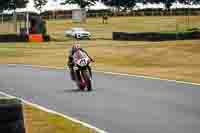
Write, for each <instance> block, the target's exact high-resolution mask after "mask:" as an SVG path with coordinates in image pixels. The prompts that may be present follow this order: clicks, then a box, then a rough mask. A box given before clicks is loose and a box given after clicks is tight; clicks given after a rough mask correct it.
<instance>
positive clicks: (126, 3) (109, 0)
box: [103, 0, 139, 10]
mask: <svg viewBox="0 0 200 133" xmlns="http://www.w3.org/2000/svg"><path fill="white" fill-rule="evenodd" d="M138 1H139V0H103V3H104V4H106V5H108V6H114V7H117V8H118V10H120V8H121V7H122V8H124V10H127V9H133V8H134V7H135V5H136V3H137V2H138Z"/></svg>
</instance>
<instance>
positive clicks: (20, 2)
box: [0, 0, 28, 11]
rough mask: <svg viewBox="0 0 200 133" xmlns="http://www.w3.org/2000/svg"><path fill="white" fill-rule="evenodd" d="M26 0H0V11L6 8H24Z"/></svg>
mask: <svg viewBox="0 0 200 133" xmlns="http://www.w3.org/2000/svg"><path fill="white" fill-rule="evenodd" d="M27 3H28V0H0V11H3V10H7V9H16V8H24V7H26V4H27Z"/></svg>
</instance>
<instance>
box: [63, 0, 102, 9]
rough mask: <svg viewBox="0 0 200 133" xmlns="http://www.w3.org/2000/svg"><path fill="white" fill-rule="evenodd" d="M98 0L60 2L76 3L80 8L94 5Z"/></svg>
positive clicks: (65, 2)
mask: <svg viewBox="0 0 200 133" xmlns="http://www.w3.org/2000/svg"><path fill="white" fill-rule="evenodd" d="M96 1H98V0H65V1H64V2H63V3H62V4H64V5H65V4H78V5H79V6H80V8H86V7H89V6H92V5H95V2H96Z"/></svg>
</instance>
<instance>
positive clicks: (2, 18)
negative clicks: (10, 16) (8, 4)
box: [1, 13, 3, 24]
mask: <svg viewBox="0 0 200 133" xmlns="http://www.w3.org/2000/svg"><path fill="white" fill-rule="evenodd" d="M1 24H3V13H2V14H1Z"/></svg>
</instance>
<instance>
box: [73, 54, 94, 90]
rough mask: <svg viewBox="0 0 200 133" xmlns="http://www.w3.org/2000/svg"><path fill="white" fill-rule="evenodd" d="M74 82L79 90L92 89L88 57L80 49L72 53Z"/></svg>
mask: <svg viewBox="0 0 200 133" xmlns="http://www.w3.org/2000/svg"><path fill="white" fill-rule="evenodd" d="M73 62H74V67H73V70H74V75H75V82H76V84H77V86H78V88H79V89H80V90H83V91H84V90H85V88H87V91H91V90H92V72H91V69H90V63H91V60H90V58H89V57H88V56H87V55H86V54H85V53H84V52H82V51H81V50H78V51H77V52H75V53H74V55H73Z"/></svg>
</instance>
